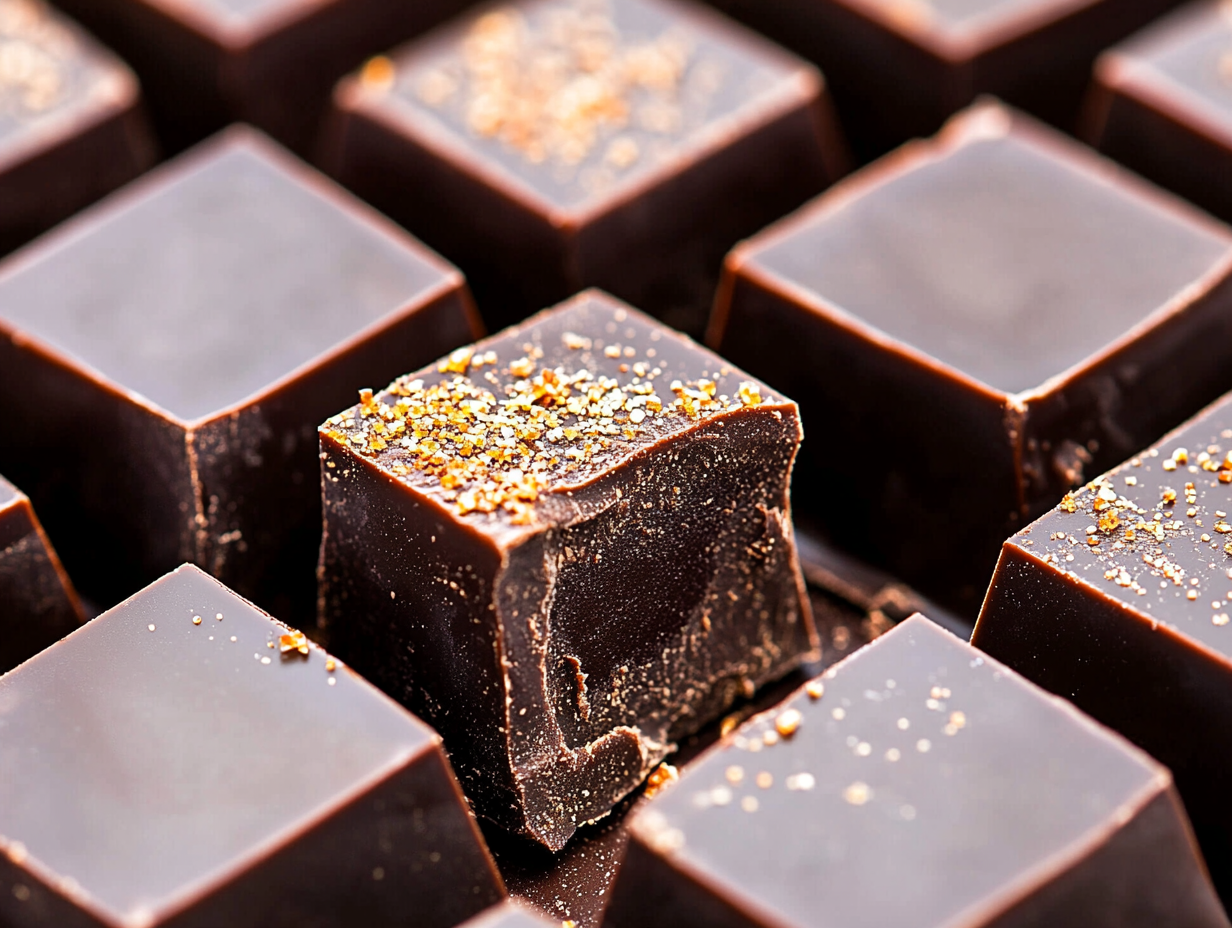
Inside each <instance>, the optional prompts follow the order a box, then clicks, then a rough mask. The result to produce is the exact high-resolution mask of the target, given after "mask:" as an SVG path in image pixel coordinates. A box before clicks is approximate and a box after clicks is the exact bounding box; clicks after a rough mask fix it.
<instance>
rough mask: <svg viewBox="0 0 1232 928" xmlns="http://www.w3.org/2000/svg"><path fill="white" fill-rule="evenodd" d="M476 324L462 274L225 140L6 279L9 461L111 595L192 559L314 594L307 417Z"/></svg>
mask: <svg viewBox="0 0 1232 928" xmlns="http://www.w3.org/2000/svg"><path fill="white" fill-rule="evenodd" d="M471 314H472V311H471V310H470V308H469V300H468V298H467V296H466V293H465V288H464V285H463V283H462V281H461V277H460V275H459V274H458V273H457V271H455V270H453V269H452V268H451V267H449V266H448V265H447V264H445V263H444V262H443V261H441V260H440V259H439V258H437V257H436V256H435V255H434V254H432V253H431V252H429V251H427V250H426V249H424V248H423V247H422V246H420V245H419V244H418V243H417V242H415V241H414V240H413V239H411V238H410V237H409V236H407V235H406V234H405V233H403V232H401V231H400V230H398V229H396V228H395V227H393V226H392V225H391V224H389V223H387V222H386V221H384V220H382V219H381V218H380V217H378V216H376V215H375V214H374V213H372V212H371V211H369V210H368V209H366V208H364V207H362V206H361V205H360V204H358V203H356V202H355V201H354V200H353V199H351V198H350V197H349V196H347V195H345V194H343V193H342V192H341V191H338V190H337V189H336V188H334V187H333V185H332V184H330V183H328V182H327V181H325V180H324V179H323V178H321V177H320V175H316V174H315V173H314V172H312V171H310V170H308V169H306V168H305V167H304V166H303V165H301V164H298V163H297V162H295V161H294V160H293V159H291V158H288V157H287V156H286V155H285V153H282V152H281V151H280V150H279V149H277V148H276V147H275V146H273V145H271V144H270V143H269V142H268V141H266V140H264V139H263V138H262V137H260V136H258V135H256V134H255V133H252V132H251V131H244V130H233V131H232V132H229V133H227V134H226V135H224V136H222V137H220V138H219V139H218V140H215V141H213V142H211V143H209V144H207V145H206V146H204V147H203V148H201V149H200V150H197V151H195V152H193V153H191V154H190V155H186V156H184V158H183V159H181V160H177V161H176V162H174V163H172V164H170V165H168V166H167V167H165V168H163V169H161V170H160V171H159V172H157V173H156V174H155V175H153V176H151V177H150V178H148V179H146V180H143V181H142V182H140V183H139V184H138V185H136V186H134V187H133V188H130V189H129V190H126V191H125V192H123V193H122V194H120V195H117V196H116V197H115V198H113V199H111V200H108V201H107V202H106V203H104V204H100V205H99V206H98V207H97V208H96V209H94V210H92V211H90V212H89V213H88V214H86V215H84V216H82V217H81V218H80V219H79V220H78V221H77V222H75V223H74V224H73V225H71V226H69V227H66V228H64V229H62V230H59V231H58V232H57V233H55V234H54V235H52V236H49V237H48V238H47V239H45V240H44V241H42V242H41V243H40V244H39V245H38V246H37V247H35V248H32V249H30V250H28V251H27V252H24V253H23V254H22V255H20V256H16V257H14V258H13V259H11V260H10V261H9V262H7V263H6V264H5V265H3V267H2V268H0V332H3V333H4V335H5V336H6V337H5V338H4V339H3V340H2V341H0V355H2V356H3V358H4V360H3V361H0V407H3V408H4V410H5V412H6V415H14V416H16V417H17V419H18V421H20V422H21V423H22V428H20V429H19V430H18V431H19V432H20V438H19V439H18V438H13V439H11V440H5V439H0V460H4V461H5V463H6V464H11V465H12V466H11V467H9V470H11V471H12V472H13V476H14V477H15V478H20V479H21V480H23V481H24V482H25V483H26V484H27V485H28V488H29V490H28V491H29V492H30V493H31V494H32V497H33V498H34V499H35V501H36V504H37V505H38V506H39V508H40V510H41V511H42V512H43V513H44V518H45V519H46V522H47V525H48V527H49V530H50V532H51V535H52V537H53V538H54V539H56V540H57V541H58V542H60V545H61V547H62V553H63V554H64V556H65V558H66V561H67V562H68V564H69V567H70V571H72V572H73V573H74V574H77V573H78V572H79V571H78V567H77V565H81V568H80V573H81V576H82V579H80V580H79V582H81V583H82V584H83V585H87V588H89V587H94V588H95V589H96V590H97V592H92V595H93V596H95V597H97V598H98V599H100V600H102V601H103V602H104V603H106V602H114V601H115V600H116V599H118V598H119V597H120V596H122V595H124V594H126V593H129V592H131V591H132V590H133V589H135V588H136V587H137V586H139V585H140V584H141V583H142V582H145V581H146V580H148V579H149V578H150V577H151V576H157V575H158V574H159V573H160V572H162V571H163V570H165V569H169V568H170V567H172V566H174V564H175V563H176V562H178V561H180V560H191V561H194V562H196V563H198V564H201V565H202V566H204V567H206V568H207V569H209V570H210V571H211V572H213V573H215V574H216V575H218V576H219V577H220V578H222V579H224V580H227V581H229V582H230V583H231V584H232V585H233V586H236V587H237V588H239V589H241V590H242V591H243V592H245V593H248V594H250V595H257V596H259V597H260V598H262V599H263V601H264V602H265V603H266V604H270V603H278V602H280V600H278V599H276V598H275V597H278V596H281V595H283V593H284V592H285V591H284V590H280V589H279V588H278V587H279V586H280V585H286V584H288V583H289V584H294V583H295V582H296V581H294V580H287V579H286V577H284V576H282V574H283V573H284V572H286V571H291V572H292V573H296V572H297V573H298V575H299V580H298V584H299V587H300V593H299V597H300V599H302V600H304V601H306V602H311V600H312V598H313V594H312V592H311V588H312V586H313V581H312V569H313V564H314V563H315V559H316V558H315V548H316V542H315V541H314V537H315V531H316V524H317V522H318V520H319V511H320V510H319V505H320V503H319V498H318V495H317V492H316V487H317V477H316V473H317V470H318V465H317V462H316V448H315V444H316V443H315V438H314V432H315V426H316V424H317V423H318V422H320V420H321V419H322V418H324V417H325V416H327V415H329V413H330V412H332V411H334V410H336V409H338V408H340V407H341V406H343V405H344V404H345V403H346V402H347V400H348V399H349V398H350V397H353V396H354V391H355V389H356V388H357V387H358V386H361V385H362V384H363V382H364V378H366V377H367V376H369V375H371V374H372V373H374V372H382V376H388V377H393V376H395V375H396V374H397V373H398V372H399V371H400V370H401V369H402V367H403V365H404V364H405V363H406V361H407V360H408V359H412V358H414V359H418V360H420V361H426V360H427V359H429V358H431V357H435V356H436V355H438V354H440V352H442V351H444V350H448V349H449V348H451V347H453V346H455V345H457V344H460V343H463V342H465V341H467V340H468V339H469V338H470V337H472V336H473V332H474V330H473V328H472V315H471ZM31 396H41V397H43V398H44V399H45V400H46V401H47V402H46V403H45V404H38V403H32V402H31V400H30V397H31ZM65 447H73V448H75V449H76V451H75V454H74V455H71V456H65V455H63V454H62V449H63V448H65ZM82 519H85V520H87V521H86V522H85V523H84V524H85V525H90V526H101V525H108V526H109V529H108V530H109V531H111V532H112V534H113V536H114V537H116V539H117V541H118V542H119V547H120V549H121V550H116V551H110V552H102V555H103V556H102V557H100V552H99V551H98V550H97V546H96V545H95V543H94V542H93V541H92V540H91V539H90V538H89V536H88V533H87V532H82V531H81V529H82V527H83V523H82V522H81V520H82ZM296 545H298V546H299V547H298V548H296V547H295V546H296ZM280 559H281V560H280ZM135 566H136V567H138V568H139V569H138V570H134V567H135ZM284 608H285V607H284ZM308 608H311V607H310V606H309V607H308Z"/></svg>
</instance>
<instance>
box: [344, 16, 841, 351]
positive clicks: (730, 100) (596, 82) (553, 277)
mask: <svg viewBox="0 0 1232 928" xmlns="http://www.w3.org/2000/svg"><path fill="white" fill-rule="evenodd" d="M335 105H336V107H337V113H336V116H337V118H336V120H335V122H334V124H333V132H332V134H331V135H330V136H329V146H330V156H329V158H328V160H327V163H329V164H331V165H332V168H331V169H332V170H334V171H335V172H336V173H337V176H338V177H339V178H340V179H341V180H342V182H343V183H344V184H346V186H348V187H350V188H351V189H353V190H356V191H357V192H359V193H360V195H361V196H363V197H364V198H365V199H366V200H368V201H369V202H371V203H374V204H376V205H377V206H378V207H380V208H381V209H382V210H383V211H384V212H386V213H388V214H389V215H390V216H393V217H394V218H395V219H396V220H398V221H399V222H401V223H402V224H403V225H405V226H406V227H407V228H408V229H412V230H413V231H414V232H415V234H416V235H420V236H422V237H423V238H424V240H425V241H427V242H428V243H429V244H431V245H432V246H433V247H436V248H439V249H440V250H441V252H442V253H444V254H445V255H446V256H448V257H449V258H450V259H451V260H453V261H456V262H457V263H458V265H459V266H460V267H461V268H462V269H463V270H464V271H465V273H466V275H467V280H468V281H469V282H470V283H471V285H472V286H473V287H474V288H475V290H476V295H477V298H478V301H479V306H480V309H481V310H482V311H483V313H484V316H485V318H486V319H488V321H489V323H490V324H492V325H494V326H497V325H506V324H508V323H510V322H515V321H517V320H518V319H520V318H523V317H524V316H526V315H528V314H529V313H531V312H533V311H535V310H538V309H540V308H541V307H543V306H547V305H550V304H552V303H554V302H556V301H557V300H561V299H564V298H565V297H567V296H568V295H570V294H572V293H576V292H577V291H578V290H580V289H582V288H583V287H585V286H599V287H603V288H605V289H607V290H609V291H611V292H613V293H616V294H618V295H619V296H621V297H623V298H624V299H627V300H629V301H631V302H632V303H634V304H635V305H637V306H639V307H641V308H643V309H645V310H646V311H648V312H650V313H651V314H652V315H655V316H659V317H661V318H664V319H665V320H667V321H669V323H670V324H672V325H674V326H675V327H676V328H681V329H689V330H691V331H700V328H701V325H702V323H703V321H704V318H705V312H706V311H707V310H708V309H709V304H710V302H711V300H712V297H713V293H714V286H715V283H716V280H717V276H718V271H719V268H720V266H721V264H722V257H723V254H724V253H725V252H726V251H727V250H728V249H729V248H730V247H731V246H732V245H733V244H734V243H735V242H736V241H737V240H739V239H740V238H741V237H743V236H745V235H749V234H751V233H753V232H755V231H756V230H757V229H759V228H761V227H763V226H764V225H765V224H766V223H768V222H771V221H773V220H774V219H775V218H777V217H778V216H781V215H782V214H783V213H785V212H786V211H787V210H789V209H791V208H792V207H794V206H796V205H798V204H799V203H801V202H803V201H804V200H805V199H807V198H808V197H809V196H812V195H813V194H815V193H816V192H817V191H819V190H820V189H821V188H822V187H823V186H824V185H825V184H826V183H828V182H830V181H833V180H834V178H835V177H837V176H838V175H839V174H841V173H842V171H843V168H844V162H845V152H844V149H843V146H842V144H841V142H840V141H839V133H838V129H837V125H836V123H835V122H834V121H833V119H832V116H831V114H830V112H829V105H828V97H827V93H826V89H825V84H824V82H823V81H822V80H821V78H820V75H818V74H817V72H816V70H815V69H814V68H812V67H811V66H810V65H808V64H806V63H805V62H803V61H800V60H799V59H796V58H795V57H794V56H791V55H790V54H787V53H785V52H784V51H783V50H782V49H779V48H776V47H775V46H773V45H771V44H770V43H767V42H765V41H764V40H763V39H762V38H761V37H760V36H757V35H755V34H753V33H750V32H749V31H747V30H745V29H743V28H742V27H739V26H737V25H736V24H734V23H731V22H728V21H726V20H725V19H724V18H722V17H720V16H717V15H715V13H714V12H713V11H711V10H708V9H706V8H705V7H702V6H696V5H693V4H691V3H688V2H664V0H515V2H512V3H499V4H491V5H488V6H487V7H486V8H482V9H480V10H479V11H477V12H476V13H475V14H474V15H473V16H469V17H466V18H464V19H460V20H459V21H457V22H455V23H451V24H450V25H449V26H447V27H445V28H443V29H441V30H439V31H437V32H435V33H433V34H432V35H430V36H426V37H425V38H424V39H422V40H419V41H417V42H415V43H413V44H411V45H409V46H407V47H406V48H402V49H397V50H395V51H394V52H391V53H390V55H389V57H381V58H378V59H374V60H373V61H371V62H369V64H368V65H367V66H366V67H365V68H364V69H363V70H362V71H360V72H359V73H358V74H357V75H355V76H354V77H352V78H348V79H347V80H346V81H344V82H342V83H341V84H340V85H339V89H338V92H337V93H336V95H335ZM467 217H479V221H477V222H476V221H471V219H468V218H467Z"/></svg>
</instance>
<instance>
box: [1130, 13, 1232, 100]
mask: <svg viewBox="0 0 1232 928" xmlns="http://www.w3.org/2000/svg"><path fill="white" fill-rule="evenodd" d="M1117 51H1118V53H1120V54H1123V55H1125V56H1127V57H1129V58H1130V59H1131V60H1132V61H1133V62H1134V63H1135V64H1136V65H1138V66H1139V67H1145V68H1146V69H1147V71H1146V73H1147V74H1149V75H1150V76H1151V77H1152V78H1154V79H1155V80H1160V79H1162V81H1163V82H1164V84H1165V85H1169V86H1170V88H1171V89H1172V90H1173V91H1174V92H1178V93H1179V94H1180V96H1181V99H1182V100H1183V101H1184V103H1186V104H1188V105H1189V106H1191V107H1197V108H1198V109H1200V110H1202V111H1203V112H1205V113H1207V114H1208V115H1209V116H1210V117H1212V118H1214V119H1215V120H1217V121H1219V122H1223V123H1232V14H1229V12H1228V6H1227V4H1223V3H1210V4H1207V5H1203V6H1200V7H1190V8H1187V9H1185V10H1183V11H1181V12H1178V13H1177V14H1175V15H1174V16H1172V17H1169V18H1168V19H1166V20H1163V21H1161V22H1160V23H1159V24H1158V25H1157V26H1154V27H1152V28H1151V29H1149V30H1147V31H1146V32H1144V33H1142V34H1141V36H1140V37H1139V38H1137V39H1135V40H1133V41H1130V42H1128V43H1127V44H1126V45H1125V46H1124V47H1122V48H1119V49H1117Z"/></svg>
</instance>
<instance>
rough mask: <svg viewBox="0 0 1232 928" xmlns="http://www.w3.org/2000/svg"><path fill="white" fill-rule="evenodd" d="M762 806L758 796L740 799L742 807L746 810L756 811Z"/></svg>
mask: <svg viewBox="0 0 1232 928" xmlns="http://www.w3.org/2000/svg"><path fill="white" fill-rule="evenodd" d="M760 806H761V803H759V802H758V801H757V797H756V796H745V797H744V798H743V799H741V800H740V808H741V809H743V810H744V811H745V812H756V811H757V810H758V808H760Z"/></svg>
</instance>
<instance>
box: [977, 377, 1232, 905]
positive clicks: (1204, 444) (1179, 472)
mask: <svg viewBox="0 0 1232 928" xmlns="http://www.w3.org/2000/svg"><path fill="white" fill-rule="evenodd" d="M1230 513H1232V396H1229V397H1227V398H1225V399H1223V400H1222V401H1220V402H1219V403H1217V404H1216V405H1214V406H1212V407H1210V408H1209V409H1208V410H1207V411H1205V412H1204V413H1203V414H1202V415H1200V416H1198V417H1197V418H1195V419H1194V420H1193V421H1191V422H1189V423H1187V424H1186V425H1184V426H1183V427H1181V428H1180V429H1178V430H1176V431H1175V432H1173V433H1172V434H1170V435H1169V436H1167V437H1166V438H1165V439H1164V440H1163V441H1161V442H1160V443H1159V444H1157V445H1155V446H1153V447H1152V448H1150V449H1148V450H1146V451H1144V452H1143V453H1142V454H1140V455H1137V456H1135V457H1133V458H1131V459H1130V460H1129V461H1127V462H1126V463H1125V464H1123V465H1121V466H1120V467H1118V468H1116V469H1115V470H1113V471H1111V472H1109V473H1107V474H1105V475H1103V476H1102V477H1099V478H1098V479H1096V480H1095V481H1093V482H1092V483H1090V484H1088V485H1087V486H1086V487H1084V488H1083V489H1081V490H1080V491H1078V492H1075V493H1073V494H1071V495H1069V496H1066V497H1065V499H1064V500H1063V501H1062V502H1061V504H1060V506H1059V507H1058V508H1056V509H1054V510H1053V511H1051V512H1049V513H1048V514H1047V515H1045V516H1044V517H1043V518H1041V519H1039V520H1038V521H1037V522H1035V523H1033V524H1032V525H1031V526H1030V527H1028V528H1026V529H1024V530H1023V531H1022V532H1020V533H1019V534H1017V535H1015V536H1014V537H1012V538H1011V539H1010V540H1009V541H1007V542H1006V543H1005V546H1004V548H1003V549H1002V552H1001V559H1000V561H999V563H998V565H997V571H996V574H995V575H994V577H993V581H992V585H991V587H990V588H989V591H988V598H987V599H986V601H985V603H984V609H983V611H982V612H981V614H980V620H979V623H978V624H977V625H976V629H975V635H974V638H973V641H974V642H975V643H976V644H977V645H978V646H980V647H982V648H984V649H986V650H987V651H988V652H989V653H991V654H993V655H995V656H996V657H998V658H999V659H1001V660H1004V661H1005V662H1006V663H1008V664H1010V665H1011V666H1013V667H1014V668H1015V669H1017V670H1019V671H1020V672H1021V673H1023V674H1025V675H1026V676H1028V677H1030V678H1031V679H1032V680H1035V681H1036V682H1038V683H1039V684H1040V685H1041V686H1044V687H1047V688H1048V689H1050V690H1052V691H1053V692H1055V693H1058V694H1060V695H1063V696H1065V697H1066V698H1067V699H1072V700H1073V701H1074V702H1075V703H1077V704H1078V705H1079V706H1080V707H1081V708H1083V709H1084V710H1086V711H1087V712H1089V713H1091V715H1093V716H1094V717H1095V718H1097V719H1099V720H1100V721H1102V722H1104V723H1105V724H1107V725H1110V726H1112V727H1113V728H1115V729H1117V730H1118V731H1120V732H1121V733H1122V734H1124V735H1126V736H1127V737H1128V738H1130V739H1131V740H1133V741H1134V742H1136V743H1137V744H1139V745H1141V746H1142V747H1143V748H1145V749H1146V750H1148V751H1150V752H1151V754H1152V755H1153V756H1155V757H1158V758H1159V759H1160V760H1161V761H1163V762H1164V763H1166V764H1167V765H1168V766H1169V767H1170V768H1171V769H1172V771H1173V773H1174V774H1175V775H1176V780H1177V786H1178V787H1179V789H1180V791H1181V795H1182V797H1184V799H1185V805H1186V807H1187V808H1188V809H1189V813H1190V816H1191V817H1192V819H1193V822H1194V827H1195V828H1196V829H1197V832H1198V836H1199V838H1200V839H1201V840H1202V844H1203V850H1204V851H1205V853H1206V858H1207V862H1208V864H1209V866H1210V867H1211V871H1212V873H1213V874H1214V876H1215V877H1216V881H1217V883H1218V885H1219V887H1220V891H1221V893H1222V894H1223V895H1224V898H1225V899H1227V898H1232V841H1230V840H1229V837H1228V835H1229V834H1232V812H1230V811H1229V806H1228V803H1227V802H1226V801H1225V798H1226V797H1225V793H1226V781H1227V775H1228V771H1229V770H1232V750H1230V749H1229V747H1228V745H1229V744H1230V743H1232V740H1230V739H1232V619H1230V617H1232V515H1230Z"/></svg>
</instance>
